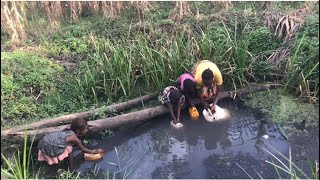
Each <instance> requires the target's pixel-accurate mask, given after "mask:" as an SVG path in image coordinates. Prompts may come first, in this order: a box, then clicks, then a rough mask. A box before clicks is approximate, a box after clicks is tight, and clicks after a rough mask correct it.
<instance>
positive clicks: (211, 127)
mask: <svg viewBox="0 0 320 180" xmlns="http://www.w3.org/2000/svg"><path fill="white" fill-rule="evenodd" d="M219 105H220V107H222V108H227V109H229V110H230V112H231V114H232V117H231V118H230V119H228V120H224V121H220V122H214V123H210V122H207V121H205V119H203V118H201V119H199V120H197V121H193V120H190V119H189V117H188V115H187V112H186V111H185V112H183V113H182V114H183V115H182V123H183V125H184V127H183V128H181V129H173V128H172V127H171V126H170V124H169V122H170V116H164V117H160V118H157V119H154V120H152V121H148V122H146V123H143V124H140V125H137V126H131V127H128V128H126V127H124V128H122V129H121V130H119V131H117V132H116V133H115V135H114V136H112V137H110V138H107V139H104V140H97V141H94V142H92V147H94V148H102V149H104V150H105V155H104V157H103V159H102V160H100V161H98V162H85V161H83V158H82V154H79V155H78V156H77V158H75V165H76V169H77V170H78V171H81V172H82V173H84V174H86V173H88V174H91V175H92V174H94V175H95V177H96V178H104V177H107V176H108V175H107V174H108V173H109V178H112V177H113V175H115V177H117V178H122V177H126V178H140V179H141V178H186V179H187V178H202V179H206V178H250V176H251V177H253V178H259V176H261V177H263V178H279V176H278V175H277V173H276V171H275V169H274V167H273V166H272V165H270V164H268V163H266V162H265V160H270V155H269V154H268V153H267V152H266V151H264V150H263V149H262V148H261V147H263V148H266V149H268V150H270V151H271V152H273V153H275V152H274V151H273V150H272V149H271V148H270V146H269V145H271V146H272V147H274V148H275V149H277V150H278V151H279V152H281V153H283V154H284V155H286V156H288V152H289V146H290V143H289V142H288V141H286V140H285V139H284V138H283V137H282V135H281V134H280V133H279V132H278V131H277V128H276V126H275V125H274V124H272V123H270V122H266V121H265V120H264V119H263V117H259V116H257V115H256V114H255V113H254V112H253V111H251V110H250V109H248V108H246V107H242V106H241V105H240V104H238V103H234V102H233V101H223V102H220V103H219ZM264 135H268V138H265V136H264ZM317 137H318V136H317ZM302 142H303V140H302ZM315 146H318V145H317V144H315ZM292 149H294V148H292ZM306 149H308V148H306ZM311 149H314V150H313V151H312V152H309V153H306V154H305V156H311V157H309V158H310V159H313V160H315V159H314V158H316V159H319V156H318V153H319V148H318V147H313V148H311ZM293 153H294V152H293ZM295 154H299V153H295ZM310 154H311V155H310ZM297 159H302V158H301V157H300V158H299V157H297ZM281 160H283V159H281ZM275 161H276V160H275ZM305 161H307V160H306V159H304V162H305ZM283 162H285V160H283ZM300 162H301V161H300ZM276 164H279V163H276ZM286 164H287V163H286ZM304 165H305V166H307V164H304ZM309 167H310V166H308V167H307V168H306V171H308V169H309V170H310V168H309ZM245 171H246V172H245ZM246 173H248V174H249V175H250V176H249V175H248V174H246ZM281 174H282V175H284V173H281ZM282 177H284V176H282Z"/></svg>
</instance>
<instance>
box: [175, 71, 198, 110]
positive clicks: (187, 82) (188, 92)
mask: <svg viewBox="0 0 320 180" xmlns="http://www.w3.org/2000/svg"><path fill="white" fill-rule="evenodd" d="M177 87H178V89H179V90H180V91H181V92H182V93H183V95H185V97H186V102H187V103H189V104H190V106H194V103H193V102H192V98H194V97H196V80H195V79H194V78H193V76H192V75H191V74H189V73H184V74H182V75H181V76H180V77H179V78H178V79H177Z"/></svg>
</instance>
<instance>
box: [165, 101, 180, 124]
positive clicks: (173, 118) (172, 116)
mask: <svg viewBox="0 0 320 180" xmlns="http://www.w3.org/2000/svg"><path fill="white" fill-rule="evenodd" d="M166 105H167V107H168V109H169V112H170V115H171V118H172V120H173V123H174V124H176V123H177V119H176V117H175V116H174V114H173V109H172V106H171V104H170V103H166Z"/></svg>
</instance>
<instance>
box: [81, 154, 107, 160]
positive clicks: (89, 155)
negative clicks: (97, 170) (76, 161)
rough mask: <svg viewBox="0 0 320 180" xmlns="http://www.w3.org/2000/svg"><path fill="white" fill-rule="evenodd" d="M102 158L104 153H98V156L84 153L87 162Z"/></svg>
mask: <svg viewBox="0 0 320 180" xmlns="http://www.w3.org/2000/svg"><path fill="white" fill-rule="evenodd" d="M102 157H103V154H102V153H98V154H88V153H84V160H86V161H97V160H99V159H101V158H102Z"/></svg>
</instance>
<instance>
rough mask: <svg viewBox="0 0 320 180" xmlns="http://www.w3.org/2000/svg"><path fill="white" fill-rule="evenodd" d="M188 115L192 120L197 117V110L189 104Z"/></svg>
mask: <svg viewBox="0 0 320 180" xmlns="http://www.w3.org/2000/svg"><path fill="white" fill-rule="evenodd" d="M189 115H190V117H191V119H192V120H197V119H199V112H198V110H197V108H196V107H194V106H191V107H190V108H189Z"/></svg>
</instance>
